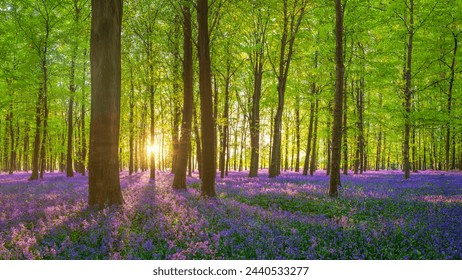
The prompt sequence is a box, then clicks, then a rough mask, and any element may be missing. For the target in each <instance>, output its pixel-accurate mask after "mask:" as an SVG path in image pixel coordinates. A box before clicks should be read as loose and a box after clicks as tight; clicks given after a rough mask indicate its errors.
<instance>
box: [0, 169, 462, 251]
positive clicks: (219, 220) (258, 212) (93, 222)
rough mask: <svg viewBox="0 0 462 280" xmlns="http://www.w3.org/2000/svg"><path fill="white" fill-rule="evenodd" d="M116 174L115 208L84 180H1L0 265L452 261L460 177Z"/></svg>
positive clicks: (460, 236)
mask: <svg viewBox="0 0 462 280" xmlns="http://www.w3.org/2000/svg"><path fill="white" fill-rule="evenodd" d="M147 176H148V174H146V173H138V174H134V175H131V176H128V175H127V174H126V173H121V185H122V191H123V195H124V199H125V204H124V206H123V207H112V208H106V209H104V210H101V211H96V210H95V209H92V208H89V207H88V206H87V196H88V178H87V177H83V176H80V175H77V174H76V177H74V178H66V177H65V175H64V174H62V173H48V174H45V178H44V179H42V180H39V181H35V182H28V181H27V178H28V177H29V174H27V173H18V174H14V175H7V174H0V259H461V258H462V174H460V173H444V172H430V171H425V172H419V173H417V174H412V177H411V179H408V180H404V179H403V176H402V173H401V172H396V171H393V172H391V171H388V172H367V173H365V174H363V175H348V176H343V177H342V184H343V186H342V187H341V188H340V189H339V194H340V196H339V198H337V199H332V198H329V197H328V196H327V186H328V177H327V176H325V174H324V173H322V172H319V173H316V174H315V175H314V176H303V175H300V174H298V173H294V172H287V173H283V174H282V175H281V176H279V177H278V178H276V179H269V178H268V177H267V173H265V172H264V171H262V172H261V173H260V176H259V177H258V178H248V177H247V173H243V172H231V173H230V175H229V177H227V178H225V179H217V198H216V199H204V198H202V197H201V196H200V181H199V180H198V179H197V177H193V178H188V185H189V188H188V190H187V191H182V192H178V191H173V190H172V189H171V181H172V179H173V175H171V174H169V173H162V172H159V173H157V179H156V181H155V182H153V181H149V179H148V177H147Z"/></svg>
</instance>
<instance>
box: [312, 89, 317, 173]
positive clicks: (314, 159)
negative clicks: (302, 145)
mask: <svg viewBox="0 0 462 280" xmlns="http://www.w3.org/2000/svg"><path fill="white" fill-rule="evenodd" d="M315 103H316V105H315V109H314V114H315V117H314V128H313V152H312V153H311V161H310V175H311V176H313V174H314V172H315V171H316V154H317V152H318V151H317V147H316V145H317V143H318V120H319V114H318V112H319V100H318V98H317V97H316V101H315Z"/></svg>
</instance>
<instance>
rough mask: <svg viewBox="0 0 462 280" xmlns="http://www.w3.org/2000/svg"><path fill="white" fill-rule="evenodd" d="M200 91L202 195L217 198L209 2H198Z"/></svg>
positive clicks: (205, 0)
mask: <svg viewBox="0 0 462 280" xmlns="http://www.w3.org/2000/svg"><path fill="white" fill-rule="evenodd" d="M197 22H198V28H199V30H198V33H199V34H198V52H199V91H200V108H201V136H202V168H203V172H202V188H201V191H202V195H203V196H205V197H215V196H216V193H215V176H216V166H215V165H216V162H215V158H216V154H215V148H216V145H215V142H216V137H215V121H214V119H213V100H212V81H211V68H210V47H209V27H208V1H207V0H198V1H197Z"/></svg>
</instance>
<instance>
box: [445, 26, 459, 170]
mask: <svg viewBox="0 0 462 280" xmlns="http://www.w3.org/2000/svg"><path fill="white" fill-rule="evenodd" d="M459 34H461V33H460V32H459V33H458V34H455V33H454V32H452V36H453V38H454V49H453V51H452V62H451V66H450V71H451V76H450V78H449V88H448V94H447V98H448V99H447V105H446V106H447V110H448V112H447V114H448V117H449V118H448V122H447V124H446V171H448V170H449V169H450V168H449V159H450V156H449V154H450V142H451V140H450V138H451V120H452V111H451V110H452V91H453V87H454V78H455V74H456V57H457V45H458V43H459V42H458V38H457V37H458V35H459ZM455 155H456V153H455V138H454V137H453V150H452V164H451V169H455V167H456V166H455Z"/></svg>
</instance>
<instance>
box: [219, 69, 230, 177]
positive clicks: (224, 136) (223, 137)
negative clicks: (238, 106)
mask: <svg viewBox="0 0 462 280" xmlns="http://www.w3.org/2000/svg"><path fill="white" fill-rule="evenodd" d="M228 63H229V61H228ZM229 83H230V68H229V64H228V67H227V73H226V77H225V108H224V112H223V124H222V125H221V129H222V131H221V136H220V138H221V139H220V140H221V145H220V178H224V176H225V160H226V159H225V157H226V153H225V152H226V149H227V148H228V145H229V143H228V134H229Z"/></svg>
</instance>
